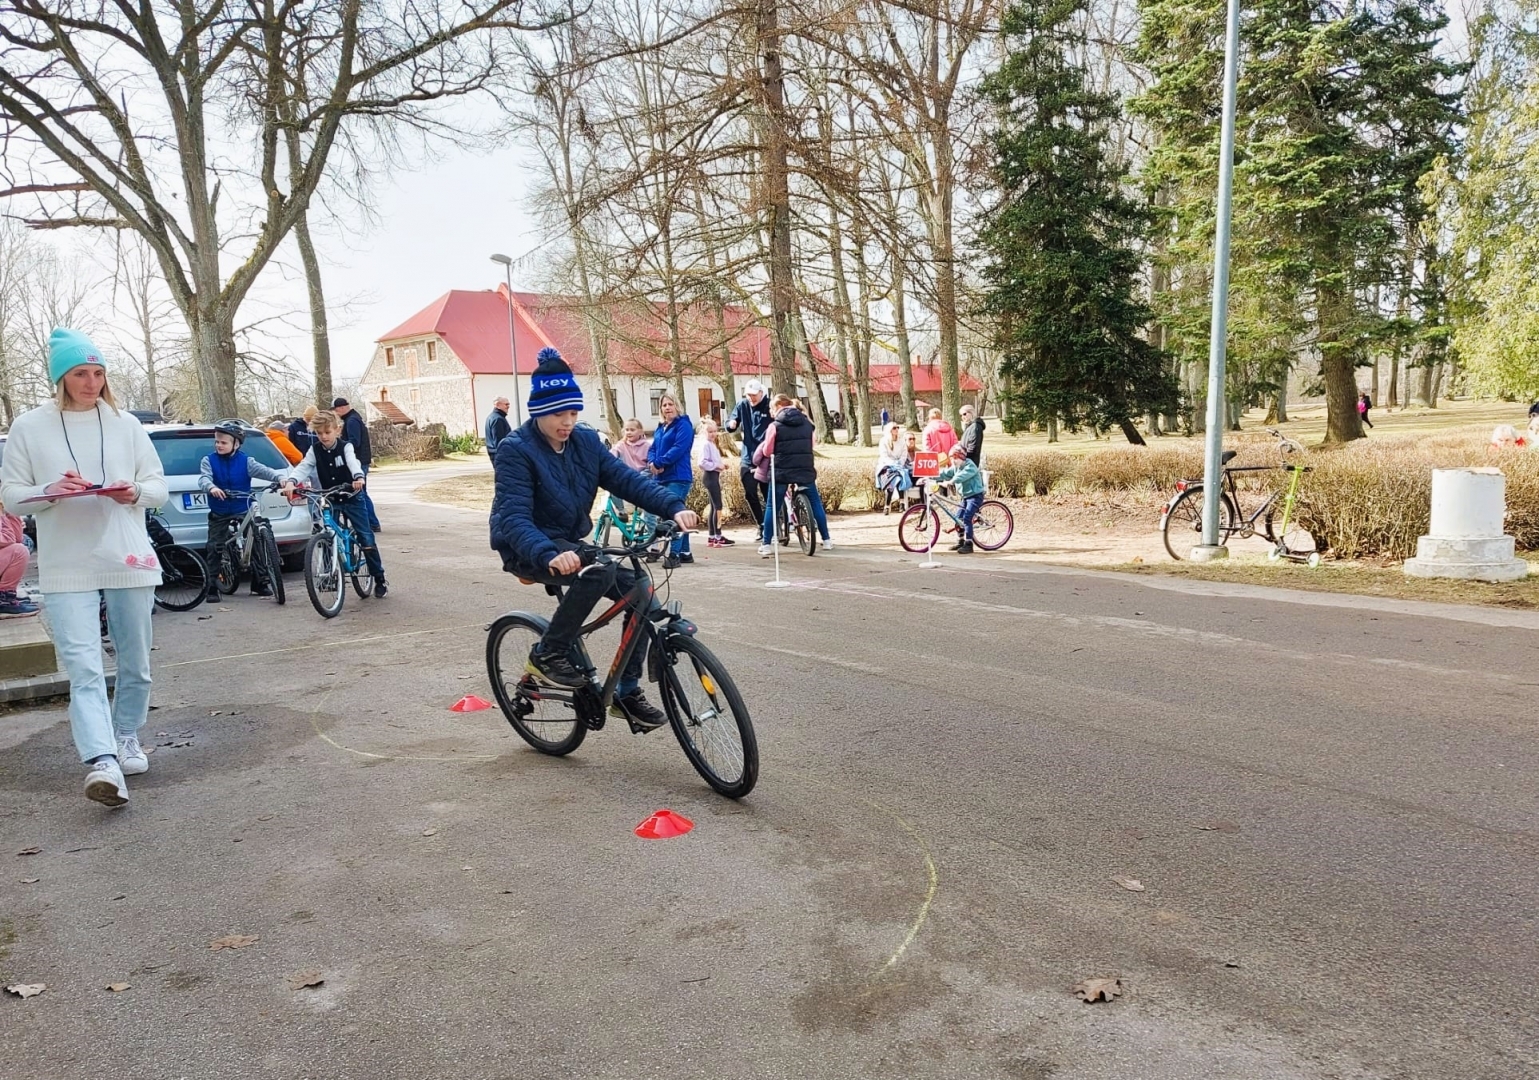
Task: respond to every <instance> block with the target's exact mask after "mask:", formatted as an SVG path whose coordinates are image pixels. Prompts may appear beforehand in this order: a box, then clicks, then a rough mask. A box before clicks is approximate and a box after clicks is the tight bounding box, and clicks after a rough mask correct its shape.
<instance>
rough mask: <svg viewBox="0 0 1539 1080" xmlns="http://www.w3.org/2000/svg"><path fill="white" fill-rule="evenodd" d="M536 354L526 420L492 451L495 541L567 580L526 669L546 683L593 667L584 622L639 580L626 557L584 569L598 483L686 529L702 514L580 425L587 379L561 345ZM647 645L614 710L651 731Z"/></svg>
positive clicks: (533, 571) (533, 567) (520, 572)
mask: <svg viewBox="0 0 1539 1080" xmlns="http://www.w3.org/2000/svg"><path fill="white" fill-rule="evenodd" d="M538 361H539V363H538V366H537V367H536V368H535V371H534V374H533V375H532V376H531V377H530V380H529V382H530V389H529V420H528V422H526V423H525V424H524V425H523V426H522V427H520V428H519V429H518V430H517V431H515V432H513V433H512V434H511V435H509V436H508V437H507V438H506V439H504V440H503V441H502V443H501V445H500V446H499V447H498V453H497V456H496V459H495V461H494V467H495V469H496V476H497V487H496V493H495V495H494V496H493V499H492V515H491V534H492V547H493V548H494V549H495V550H496V551H497V553H498V554H499V555H501V556H502V568H503V569H504V570H506V571H508V572H509V573H511V574H516V575H517V576H519V577H521V578H524V579H526V580H529V581H538V582H542V583H545V584H548V585H564V586H566V594H565V595H564V596H563V597H562V599H561V603H560V604H559V605H557V607H556V613H555V614H554V615H553V616H552V617H551V620H550V627H549V629H547V630H546V632H545V635H544V637H542V638H541V639H540V641H539V642H538V643H537V644H536V645H535V647H534V648H533V649H531V650H530V653H529V664H528V670H529V672H530V673H531V674H533V675H534V676H535V677H536V678H538V679H541V680H543V681H545V682H547V683H551V684H554V685H557V686H566V687H577V686H582V685H583V684H584V683H585V681H586V676H585V675H584V673H583V672H582V671H581V670H579V669H578V667H577V665H576V664H574V663H573V662H572V646H573V645H574V644H575V642H576V641H577V633H578V631H579V630H580V629H581V628H582V624H583V622H584V621H585V620H586V619H587V617H588V614H589V613H590V612H591V611H592V610H593V606H594V605H595V604H597V603H598V601H599V598H600V597H602V596H608V597H610V598H611V599H615V600H618V599H620V598H621V597H622V596H624V595H626V594H627V593H628V592H629V591H630V590H631V588H632V587H634V585H635V583H636V575H635V573H634V572H633V571H632V570H631V568H630V567H629V566H626V565H615V566H612V567H611V568H610V569H609V570H606V571H605V572H603V573H593V574H588V575H586V576H578V571H579V570H581V569H582V568H583V567H584V566H586V565H590V564H592V562H593V561H594V557H595V554H596V549H595V548H593V547H592V546H591V545H589V544H587V543H585V542H584V541H585V540H586V539H587V537H588V535H589V534H590V533H591V532H592V529H593V523H592V521H591V520H590V519H589V517H588V511H589V510H590V509H591V508H592V506H593V500H594V498H595V497H596V496H597V495H598V489H599V488H601V487H602V488H604V489H605V490H607V491H611V492H613V493H614V494H616V495H618V496H619V497H620V498H622V499H624V500H626V501H627V502H633V503H636V504H637V505H639V506H640V507H641V508H642V509H643V510H647V511H650V512H651V513H654V514H657V515H658V516H659V517H664V518H672V519H673V520H674V521H676V522H678V524H679V526H680V527H681V528H684V529H693V528H695V526H696V525H698V524H699V518H697V517H696V516H695V515H694V514H693V513H692V512H690V511H689V510H686V509H685V508H684V500H683V498H681V497H679V496H677V495H674V494H672V493H670V492H669V491H668V490H667V489H666V488H664V487H663V486H662V485H661V484H658V483H656V482H655V481H653V480H649V479H648V478H647V477H645V476H643V475H642V474H641V473H639V472H637V471H635V470H634V469H631V468H629V467H628V466H627V465H625V464H624V463H623V462H622V461H620V460H619V459H618V458H616V457H613V456H612V455H611V454H610V453H609V452H608V451H607V450H605V449H604V444H603V441H602V440H600V439H599V436H598V432H596V431H594V430H593V429H592V428H589V427H579V426H578V425H577V414H578V412H579V411H580V410H581V409H582V388H581V387H579V386H578V385H577V380H576V379H575V378H574V377H573V375H572V370H571V368H569V367H567V365H566V362H565V361H564V360H562V359H561V354H560V353H559V352H557V351H556V350H555V349H541V350H540V354H539V357H538ZM627 618H629V617H628V616H627ZM642 653H643V650H641V649H637V650H636V653H635V654H634V655H633V656H632V657H631V660H630V663H628V664H627V665H626V667H625V670H624V671H623V672H621V673H620V682H619V685H618V687H617V688H616V692H615V703H614V705H613V706H612V707H611V709H610V712H611V713H612V714H614V715H615V716H618V717H619V718H621V719H623V720H626V721H628V722H629V723H630V724H631V727H632V729H633V730H635V731H651V730H653V729H654V728H657V727H660V726H661V725H662V724H663V723H664V722H665V721H666V717H665V716H664V714H663V713H662V711H661V710H660V709H658V708H657V707H656V706H655V705H653V704H651V703H650V702H649V701H647V699H646V697H645V695H644V694H643V693H642V691H641V665H642V662H643V660H644V659H645V657H644V656H643V655H642Z"/></svg>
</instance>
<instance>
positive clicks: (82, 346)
mask: <svg viewBox="0 0 1539 1080" xmlns="http://www.w3.org/2000/svg"><path fill="white" fill-rule="evenodd" d="M48 377H49V379H50V380H51V381H52V382H53V384H54V389H55V397H54V400H53V401H50V402H48V403H47V404H45V405H40V406H38V407H37V408H35V409H33V410H31V411H30V412H26V413H23V414H22V415H21V416H18V417H17V418H16V421H15V423H13V424H12V425H11V431H10V435H9V437H8V438H7V440H6V445H5V459H4V466H3V468H0V503H3V504H4V505H5V506H7V507H10V508H11V509H12V510H13V511H15V512H17V513H30V514H32V515H33V518H34V519H35V520H36V522H37V554H38V583H39V585H40V586H41V587H42V590H43V596H44V606H45V607H46V608H47V611H48V623H49V627H50V629H51V630H52V631H53V643H54V649H55V650H56V651H57V652H58V654H59V659H60V661H61V662H62V663H63V665H64V670H65V673H66V674H68V676H69V722H70V733H71V734H72V735H73V736H74V739H75V749H76V750H77V751H79V753H80V760H81V761H83V762H84V763H85V764H86V765H87V766H88V768H89V770H90V771H89V772H88V773H87V775H86V785H85V787H86V796H87V797H88V798H90V799H93V800H95V801H96V802H99V803H102V804H104V805H106V806H122V805H123V804H124V803H126V802H127V801H128V785H127V784H126V783H125V782H124V780H123V776H124V774H125V773H126V774H128V775H130V776H132V775H135V774H137V773H143V772H147V771H149V767H150V762H149V758H148V757H146V756H145V753H144V750H143V748H142V747H141V746H140V745H139V729H140V728H141V727H143V726H144V722H145V720H146V719H148V717H149V707H150V633H151V631H150V612H151V611H152V609H153V608H154V605H155V586H157V585H159V584H160V566H159V563H158V562H157V560H156V557H155V549H154V546H153V545H152V544H151V543H150V539H149V535H148V533H147V532H146V531H145V527H144V511H145V509H146V508H147V507H156V506H159V505H161V504H162V503H163V502H165V501H166V476H165V471H164V469H162V467H161V464H160V458H159V457H158V456H157V455H156V453H155V447H154V446H153V445H151V443H150V437H149V435H147V434H146V433H145V431H144V427H143V426H142V425H141V424H140V423H139V421H138V419H136V418H135V417H134V416H133V415H132V414H131V413H128V412H124V411H122V410H120V409H119V408H118V407H117V403H116V401H115V400H114V399H113V396H112V390H111V388H110V387H109V386H108V385H107V365H106V363H105V361H104V360H103V358H102V353H101V351H100V350H99V349H97V348H96V346H95V345H93V344H92V343H91V340H90V339H89V338H88V337H86V336H85V335H84V334H82V333H80V332H78V331H75V330H64V329H58V330H55V331H54V332H53V335H52V336H51V337H50V338H49V341H48ZM23 507H25V509H23ZM98 591H99V592H100V595H101V596H105V597H106V603H107V627H108V630H109V632H110V633H111V635H112V641H113V644H114V645H115V647H116V649H117V667H118V671H117V690H116V693H115V694H114V696H113V699H112V703H111V705H110V706H109V705H108V702H107V682H106V677H105V674H104V671H103V661H102V642H101V626H100V621H99V615H98V612H99V607H100V603H101V601H100V599H99V598H98Z"/></svg>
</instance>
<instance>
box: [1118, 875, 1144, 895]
mask: <svg viewBox="0 0 1539 1080" xmlns="http://www.w3.org/2000/svg"><path fill="white" fill-rule="evenodd" d="M1112 880H1113V881H1115V882H1116V883H1117V884H1118V885H1121V886H1122V887H1123V888H1124V889H1126V890H1127V891H1128V892H1143V891H1144V883H1143V882H1142V881H1139V880H1138V879H1137V878H1131V877H1117V878H1112Z"/></svg>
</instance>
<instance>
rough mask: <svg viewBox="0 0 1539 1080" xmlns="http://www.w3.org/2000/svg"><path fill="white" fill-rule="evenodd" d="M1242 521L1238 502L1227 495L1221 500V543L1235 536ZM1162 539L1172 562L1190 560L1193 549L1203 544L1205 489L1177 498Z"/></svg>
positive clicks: (1164, 522)
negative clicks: (1203, 494) (1235, 503)
mask: <svg viewBox="0 0 1539 1080" xmlns="http://www.w3.org/2000/svg"><path fill="white" fill-rule="evenodd" d="M1239 518H1240V515H1239V512H1238V511H1237V510H1236V509H1235V506H1234V500H1233V499H1231V498H1230V497H1229V493H1228V492H1227V491H1225V492H1220V493H1219V498H1218V541H1219V543H1221V544H1222V543H1223V542H1225V541H1226V540H1228V539H1229V537H1231V536H1232V535H1234V530H1235V527H1234V523H1235V522H1236V521H1238V520H1239ZM1160 535H1161V536H1162V537H1163V538H1164V540H1165V550H1166V551H1168V552H1169V553H1170V557H1171V558H1172V559H1178V560H1179V559H1186V558H1190V557H1191V554H1192V548H1194V547H1196V546H1197V545H1198V544H1200V543H1202V486H1201V485H1200V484H1199V485H1195V486H1193V487H1189V488H1187V489H1186V490H1185V491H1183V492H1182V493H1181V494H1180V495H1177V496H1176V499H1175V501H1174V502H1173V503H1171V504H1170V509H1169V510H1167V511H1165V514H1164V516H1163V517H1162V518H1161V521H1160Z"/></svg>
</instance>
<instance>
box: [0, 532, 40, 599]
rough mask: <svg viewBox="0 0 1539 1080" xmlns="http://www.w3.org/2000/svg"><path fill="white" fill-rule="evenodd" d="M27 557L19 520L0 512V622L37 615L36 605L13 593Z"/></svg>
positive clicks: (25, 570)
mask: <svg viewBox="0 0 1539 1080" xmlns="http://www.w3.org/2000/svg"><path fill="white" fill-rule="evenodd" d="M31 557H32V553H31V552H30V551H28V550H27V543H26V533H25V532H24V531H23V527H22V521H21V518H19V517H17V516H16V515H15V514H12V513H10V512H8V511H6V510H3V509H0V619H19V618H22V617H24V616H27V615H36V614H37V605H36V604H34V603H33V602H32V601H30V600H23V599H21V597H20V596H18V595H17V593H16V590H17V588H18V587H19V586H20V585H21V578H22V575H23V574H25V573H26V572H27V560H28V559H30V558H31Z"/></svg>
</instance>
